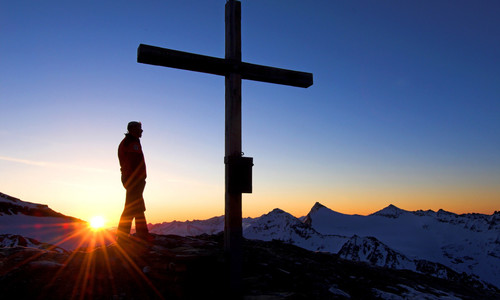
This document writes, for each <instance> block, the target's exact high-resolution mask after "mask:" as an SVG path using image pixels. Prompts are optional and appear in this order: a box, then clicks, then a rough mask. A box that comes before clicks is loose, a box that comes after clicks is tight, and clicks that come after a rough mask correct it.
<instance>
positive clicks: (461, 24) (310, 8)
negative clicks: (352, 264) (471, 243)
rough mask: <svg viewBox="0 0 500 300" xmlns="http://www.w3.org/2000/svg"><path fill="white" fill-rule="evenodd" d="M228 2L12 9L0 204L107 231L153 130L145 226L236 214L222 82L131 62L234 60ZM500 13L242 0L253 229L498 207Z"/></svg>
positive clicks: (499, 7) (1, 82)
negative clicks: (131, 149) (130, 127)
mask: <svg viewBox="0 0 500 300" xmlns="http://www.w3.org/2000/svg"><path fill="white" fill-rule="evenodd" d="M224 4H225V1H224V0H217V1H216V0H204V1H201V0H199V1H189V0H183V1H78V2H76V1H22V0H20V1H1V4H0V40H1V42H0V101H1V102H0V108H1V114H0V115H1V124H2V126H1V127H0V141H1V142H0V192H3V193H7V194H9V195H11V196H14V197H18V198H21V199H22V200H24V201H30V202H36V203H44V204H48V205H49V206H50V207H51V208H53V209H54V210H57V211H59V212H62V213H64V214H67V215H71V216H75V217H78V218H82V219H85V220H88V219H90V217H91V216H93V215H104V216H105V217H106V218H107V219H108V220H109V221H110V225H114V223H116V222H117V220H118V218H119V215H120V214H121V211H122V209H123V204H124V197H125V190H124V189H123V187H122V186H121V182H120V173H119V166H118V159H117V154H116V151H117V147H118V144H119V142H120V141H121V139H122V138H123V133H124V132H125V131H126V124H127V123H128V122H129V121H132V120H138V121H141V122H142V123H143V129H144V134H143V138H142V145H143V150H144V153H145V156H146V164H147V167H148V180H147V186H146V190H145V194H144V196H145V200H146V206H147V211H146V217H147V219H148V222H152V223H157V222H162V221H172V220H181V221H182V220H192V219H206V218H210V217H213V216H219V215H222V214H223V213H224V164H223V161H224V78H223V77H220V76H215V75H209V74H201V73H196V72H190V71H184V70H177V69H170V68H163V67H156V66H150V65H144V64H139V63H137V62H136V51H137V47H138V45H139V44H140V43H144V44H150V45H154V46H159V47H164V48H170V49H176V50H181V51H187V52H193V53H198V54H203V55H210V56H216V57H224ZM499 15H500V3H499V2H498V1H486V0H485V1H441V0H437V1H436V0H432V1H391V0H386V1H332V0H318V1H298V0H297V1H295V0H293V1H292V0H287V1H284V0H283V1H278V0H276V1H264V0H251V1H250V0H247V1H245V0H243V1H242V57H243V61H246V62H250V63H256V64H262V65H269V66H274V67H279V68H286V69H294V70H299V71H304V72H311V73H313V74H314V85H313V86H312V87H310V88H308V89H301V88H295V87H288V86H280V85H275V84H269V83H261V82H252V81H244V82H243V88H242V89H243V90H242V101H243V108H242V113H243V151H244V152H245V156H250V157H253V158H254V164H255V166H254V168H253V173H254V178H253V194H244V196H243V215H244V216H251V217H257V216H260V215H262V214H264V213H267V212H269V211H270V210H272V209H273V208H276V207H279V208H281V209H283V210H285V211H287V212H290V213H292V214H294V215H295V216H298V217H299V216H302V215H305V214H307V212H308V211H309V209H310V208H311V207H312V206H313V205H314V203H315V202H317V201H318V202H321V203H322V204H324V205H326V206H327V207H329V208H331V209H333V210H336V211H339V212H343V213H348V214H355V213H357V214H369V213H372V212H375V211H377V210H379V209H382V208H383V207H385V206H387V205H389V204H391V203H392V204H394V205H396V206H398V207H400V208H403V209H407V210H417V209H433V210H438V209H440V208H442V209H445V210H448V211H452V212H456V213H465V212H478V213H487V214H491V213H493V212H494V211H495V210H500V205H499V203H500V55H499V53H500V18H499V17H498V16H499Z"/></svg>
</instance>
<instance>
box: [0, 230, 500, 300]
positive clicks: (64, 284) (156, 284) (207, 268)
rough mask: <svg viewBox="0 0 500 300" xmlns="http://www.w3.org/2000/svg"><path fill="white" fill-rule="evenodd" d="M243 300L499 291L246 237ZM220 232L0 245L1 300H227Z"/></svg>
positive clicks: (468, 295) (483, 295)
mask: <svg viewBox="0 0 500 300" xmlns="http://www.w3.org/2000/svg"><path fill="white" fill-rule="evenodd" d="M243 251H244V253H243V257H244V261H243V280H242V283H243V288H242V295H243V297H242V298H244V299H349V298H350V299H377V298H380V299H412V298H420V299H500V291H498V290H497V289H494V288H493V289H492V288H491V287H490V288H487V287H483V286H480V285H477V284H475V283H473V282H461V281H447V280H443V279H438V278H434V277H431V276H426V275H422V274H418V273H414V272H410V271H401V270H400V271H397V270H390V269H385V268H377V267H370V266H368V265H366V264H364V263H354V262H350V261H346V260H342V259H340V258H338V257H337V256H336V255H334V254H328V253H315V252H311V251H307V250H304V249H302V248H298V247H295V246H292V245H288V244H285V243H283V242H278V241H273V242H263V241H251V240H245V241H244V245H243ZM226 270H227V266H226V263H225V259H224V252H223V237H222V235H213V236H200V237H196V238H190V237H179V236H163V235H155V240H154V241H153V242H152V243H151V244H145V243H142V242H140V241H138V240H135V239H132V240H130V241H129V242H127V243H124V244H122V245H118V244H112V245H109V246H107V247H100V248H97V249H93V250H92V251H74V252H61V251H51V250H48V249H36V248H30V247H6V248H0V298H1V299H55V300H57V299H228V298H231V297H230V295H228V294H227V291H228V287H227V285H226V283H227V282H228V278H227V277H226V274H227V272H226Z"/></svg>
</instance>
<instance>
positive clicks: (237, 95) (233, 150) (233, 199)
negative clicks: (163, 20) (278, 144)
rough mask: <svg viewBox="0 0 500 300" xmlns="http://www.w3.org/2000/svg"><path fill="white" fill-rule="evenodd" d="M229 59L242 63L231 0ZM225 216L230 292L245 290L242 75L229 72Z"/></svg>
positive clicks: (235, 5) (237, 11)
mask: <svg viewBox="0 0 500 300" xmlns="http://www.w3.org/2000/svg"><path fill="white" fill-rule="evenodd" d="M225 24H226V56H225V59H226V61H229V62H230V63H231V64H239V63H241V3H240V2H239V1H234V0H229V1H228V2H227V3H226V10H225ZM225 81H226V83H225V85H226V91H225V106H226V108H225V109H226V111H225V115H226V117H225V119H226V120H225V157H224V162H225V218H224V253H225V257H226V261H227V263H228V268H229V272H228V275H229V288H230V293H231V294H233V295H236V294H237V293H238V292H239V291H240V290H241V269H242V235H243V233H242V204H241V198H242V193H241V191H235V189H232V188H231V186H230V185H231V183H232V182H233V181H231V180H230V178H231V170H230V168H231V166H230V162H232V161H233V160H232V159H233V158H239V157H241V74H240V73H239V72H234V71H232V72H229V73H228V74H227V75H226V76H225Z"/></svg>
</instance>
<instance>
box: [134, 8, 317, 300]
mask: <svg viewBox="0 0 500 300" xmlns="http://www.w3.org/2000/svg"><path fill="white" fill-rule="evenodd" d="M225 23H226V28H225V31H226V55H225V58H224V59H222V58H217V57H211V56H206V55H200V54H194V53H188V52H183V51H178V50H172V49H165V48H160V47H155V46H150V45H144V44H140V45H139V48H137V62H139V63H144V64H151V65H156V66H163V67H170V68H177V69H183V70H189V71H195V72H202V73H208V74H214V75H219V76H224V77H225V88H226V91H225V110H226V111H225V150H224V151H225V153H224V164H225V193H224V197H225V199H224V200H225V211H224V213H225V218H224V254H225V258H226V264H227V266H228V270H227V271H228V272H227V276H228V278H227V281H226V284H227V285H228V288H229V290H228V293H229V294H230V296H231V299H236V298H241V297H242V284H241V282H242V258H243V255H242V248H243V247H242V242H243V230H242V205H241V202H242V201H241V200H242V199H241V198H242V193H251V192H252V187H251V185H252V184H251V182H252V178H251V177H252V174H251V166H253V158H251V157H242V152H241V80H242V79H246V80H255V81H261V82H268V83H274V84H282V85H288V86H295V87H302V88H307V87H309V86H311V85H312V84H313V75H312V74H311V73H305V72H299V71H293V70H286V69H280V68H275V67H269V66H262V65H256V64H251V63H247V62H242V61H241V2H239V1H237V0H227V2H226V6H225Z"/></svg>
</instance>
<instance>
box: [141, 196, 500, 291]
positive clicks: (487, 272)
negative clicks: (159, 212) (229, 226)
mask: <svg viewBox="0 0 500 300" xmlns="http://www.w3.org/2000/svg"><path fill="white" fill-rule="evenodd" d="M150 228H151V232H153V233H157V234H175V235H181V236H189V235H192V236H195V235H200V234H203V233H206V234H214V233H218V232H221V231H223V229H224V217H223V216H221V217H215V218H211V219H208V220H195V221H186V222H178V221H174V222H164V223H161V224H155V225H151V226H150ZM243 235H244V237H245V238H247V239H257V240H264V241H270V240H281V241H284V242H287V243H290V244H293V245H296V246H299V247H302V248H305V249H308V250H311V251H323V252H330V253H336V254H338V255H339V256H340V257H341V258H344V259H348V260H353V261H361V262H366V263H369V264H371V265H376V266H382V267H387V268H394V269H408V270H412V271H416V272H420V273H425V274H432V275H433V276H435V277H439V278H447V279H453V278H454V277H469V279H470V280H471V281H476V282H477V283H478V284H482V285H485V286H488V285H495V286H497V287H500V212H495V213H494V214H492V215H484V214H476V213H471V214H461V215H458V214H454V213H451V212H447V211H444V210H439V211H437V212H434V211H432V210H427V211H423V210H418V211H413V212H410V211H406V210H403V209H400V208H397V207H396V206H394V205H389V206H388V207H386V208H384V209H382V210H380V211H378V212H375V213H373V214H371V215H369V216H360V215H346V214H342V213H338V212H335V211H333V210H330V209H329V208H327V207H325V206H323V205H321V204H320V203H316V204H314V206H313V207H312V209H311V210H310V212H309V213H308V214H307V215H306V216H305V217H302V218H296V217H294V216H292V215H291V214H289V213H287V212H285V211H283V210H280V209H274V210H273V211H271V212H269V213H268V214H265V215H263V216H261V217H258V218H246V219H244V220H243Z"/></svg>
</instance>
